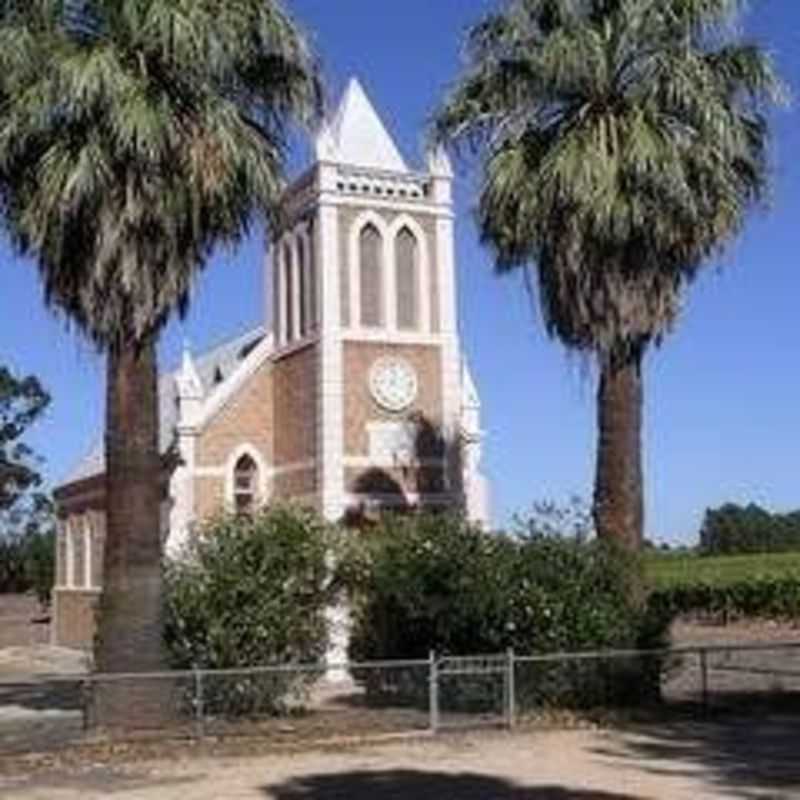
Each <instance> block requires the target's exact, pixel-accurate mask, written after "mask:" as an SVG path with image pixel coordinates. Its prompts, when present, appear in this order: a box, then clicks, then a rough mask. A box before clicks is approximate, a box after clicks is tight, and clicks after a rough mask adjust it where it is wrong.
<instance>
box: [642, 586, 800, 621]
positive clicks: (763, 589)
mask: <svg viewBox="0 0 800 800" xmlns="http://www.w3.org/2000/svg"><path fill="white" fill-rule="evenodd" d="M649 604H650V606H651V608H652V609H653V610H654V611H655V612H656V613H660V614H664V615H668V616H671V617H673V618H674V617H675V616H678V615H681V614H698V613H699V614H708V615H712V616H715V617H718V618H720V619H722V620H730V619H734V618H745V617H750V618H766V619H797V618H798V617H800V580H798V579H797V578H792V577H778V578H772V577H768V576H761V577H754V578H751V579H746V580H739V581H736V582H733V583H727V584H714V583H702V582H698V583H686V584H678V585H675V586H672V587H669V588H662V589H656V590H655V591H653V592H652V593H651V595H650V598H649Z"/></svg>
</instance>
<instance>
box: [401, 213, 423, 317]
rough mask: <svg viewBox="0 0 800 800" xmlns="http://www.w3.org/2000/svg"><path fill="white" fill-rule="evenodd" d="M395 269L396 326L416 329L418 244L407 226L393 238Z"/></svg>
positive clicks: (417, 312)
mask: <svg viewBox="0 0 800 800" xmlns="http://www.w3.org/2000/svg"><path fill="white" fill-rule="evenodd" d="M395 253H396V263H395V269H396V270H397V327H398V328H400V330H416V328H418V327H419V244H418V243H417V237H416V236H414V234H413V233H411V231H410V230H409V229H408V228H403V229H402V230H401V231H400V233H398V234H397V239H396V240H395Z"/></svg>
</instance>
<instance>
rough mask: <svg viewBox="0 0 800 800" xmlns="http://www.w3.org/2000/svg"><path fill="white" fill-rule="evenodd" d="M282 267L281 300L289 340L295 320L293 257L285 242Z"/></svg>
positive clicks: (288, 339)
mask: <svg viewBox="0 0 800 800" xmlns="http://www.w3.org/2000/svg"><path fill="white" fill-rule="evenodd" d="M283 269H284V273H283V274H284V276H285V280H284V284H283V285H284V294H283V302H284V306H283V307H284V309H285V310H286V314H285V316H284V319H285V320H286V341H287V342H291V341H292V340H293V339H294V338H295V332H296V328H295V326H296V324H297V321H296V320H295V318H294V281H295V274H294V259H293V258H292V248H291V247H289V245H288V244H287V245H286V246H285V247H284V248H283Z"/></svg>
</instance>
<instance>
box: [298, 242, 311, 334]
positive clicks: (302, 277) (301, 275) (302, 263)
mask: <svg viewBox="0 0 800 800" xmlns="http://www.w3.org/2000/svg"><path fill="white" fill-rule="evenodd" d="M307 268H308V266H307V263H306V246H305V243H304V242H303V239H302V237H299V238H298V240H297V281H298V292H299V294H300V303H299V304H298V305H299V308H298V311H299V312H300V319H299V320H298V326H297V327H298V332H299V335H300V336H301V337H303V336H305V335H306V333H308V316H307V315H308V302H307V299H306V287H307V277H308V276H307V273H306V270H307Z"/></svg>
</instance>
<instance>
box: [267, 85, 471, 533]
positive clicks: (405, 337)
mask: <svg viewBox="0 0 800 800" xmlns="http://www.w3.org/2000/svg"><path fill="white" fill-rule="evenodd" d="M315 150H316V163H315V164H314V165H313V167H312V168H311V169H310V170H309V171H308V172H306V173H305V174H304V175H303V176H302V177H300V178H299V179H298V180H297V181H296V182H295V183H294V184H293V185H292V186H291V187H290V188H289V190H288V191H287V194H286V199H285V203H284V208H283V212H284V213H283V219H284V220H285V222H284V228H283V230H282V233H281V235H280V236H279V237H277V240H276V241H275V242H274V243H273V244H272V247H271V248H270V257H269V263H268V280H270V281H271V292H270V293H269V294H270V296H271V300H270V302H271V305H272V308H271V309H270V311H271V314H270V315H271V317H272V320H273V337H274V348H275V349H274V351H273V356H272V361H273V386H274V392H273V402H274V408H273V419H274V420H275V429H274V450H273V457H274V472H273V476H274V477H273V481H274V483H273V491H272V496H273V497H275V498H276V499H280V498H281V497H287V498H288V497H295V498H298V497H304V498H306V499H307V500H311V496H312V495H313V496H314V504H315V505H316V506H317V507H318V508H319V509H320V510H321V511H322V512H323V514H324V515H325V516H326V517H327V518H329V519H339V518H341V517H342V516H343V515H345V514H346V513H348V512H353V511H356V510H358V511H364V510H368V509H370V508H372V507H376V506H380V507H399V506H403V505H406V504H408V505H415V506H416V505H423V506H441V505H451V504H453V503H460V502H466V503H467V506H468V508H469V507H470V506H471V507H472V508H469V510H470V513H471V515H472V516H473V517H477V518H484V517H485V516H486V509H485V504H486V503H485V491H484V489H483V483H482V478H480V475H479V474H476V476H475V478H474V479H473V478H472V477H470V476H471V474H472V472H475V470H474V469H472V468H471V467H470V465H473V466H474V464H475V452H476V451H475V447H478V450H477V452H478V453H479V452H480V450H479V447H480V442H479V440H480V431H479V429H477V424H473V425H472V427H473V428H474V429H473V430H464V428H463V425H462V418H463V412H464V399H465V397H466V396H467V395H468V402H469V404H470V414H468V415H467V416H468V418H469V419H473V418H474V419H477V417H476V414H475V401H476V393H475V392H474V387H473V384H472V381H471V379H470V378H469V376H468V373H467V372H466V370H465V367H464V364H463V362H462V357H461V352H460V346H459V338H458V329H457V318H456V285H455V264H454V238H453V208H452V177H453V176H452V172H451V168H450V163H449V160H448V159H447V156H446V155H445V154H444V153H443V152H440V151H439V152H434V153H431V154H429V155H428V158H427V168H426V170H425V171H424V172H416V171H413V170H412V169H410V168H409V167H408V166H407V164H406V162H405V161H404V160H403V157H402V156H401V155H400V152H399V151H398V149H397V147H396V146H395V144H394V142H393V141H392V138H391V137H390V135H389V133H388V132H387V130H386V128H385V126H384V125H383V123H382V122H381V120H380V118H379V117H378V115H377V113H376V112H375V110H374V108H373V107H372V105H371V103H370V101H369V99H368V98H367V96H366V94H365V93H364V90H363V89H362V87H361V85H360V84H359V83H358V81H356V80H352V81H351V82H350V84H349V86H348V87H347V90H346V92H345V94H344V97H343V98H342V100H341V103H340V105H339V107H338V109H337V110H336V112H335V113H334V114H333V115H332V116H331V117H330V118H329V119H328V120H327V121H326V123H325V124H324V125H323V127H322V129H321V130H320V132H319V134H318V136H317V138H316V142H315ZM465 387H466V390H468V391H466V394H465ZM470 448H472V452H470Z"/></svg>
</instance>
